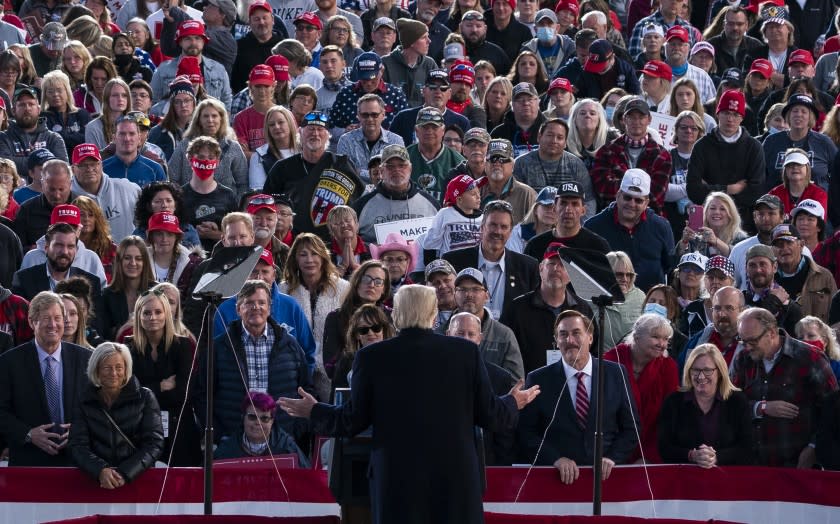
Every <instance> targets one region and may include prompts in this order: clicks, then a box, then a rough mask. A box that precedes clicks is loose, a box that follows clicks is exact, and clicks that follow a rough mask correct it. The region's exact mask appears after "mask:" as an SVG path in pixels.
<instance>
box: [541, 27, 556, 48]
mask: <svg viewBox="0 0 840 524" xmlns="http://www.w3.org/2000/svg"><path fill="white" fill-rule="evenodd" d="M537 40H539V41H540V42H542V43H544V44H548V43H551V42H552V41H553V40H554V28H553V27H538V28H537Z"/></svg>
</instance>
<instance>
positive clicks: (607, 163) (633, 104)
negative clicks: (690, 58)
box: [591, 99, 671, 214]
mask: <svg viewBox="0 0 840 524" xmlns="http://www.w3.org/2000/svg"><path fill="white" fill-rule="evenodd" d="M624 125H625V127H626V129H627V131H626V133H625V134H623V135H621V136H619V137H618V138H616V139H615V140H613V141H612V142H610V143H609V144H607V145H605V146H604V147H602V148H601V149H599V150H598V153H597V154H596V156H595V163H594V164H593V166H592V172H591V175H592V186H593V188H594V189H595V193H597V195H598V199H599V202H598V209H599V210H601V209H604V208H605V207H607V206H608V205H609V204H610V203H611V202H613V201H615V195H616V193H617V192H618V188H619V186H620V185H621V179H622V178H623V177H624V173H625V172H626V171H627V170H628V169H631V168H637V169H641V170H643V171H645V172H646V173H647V174H648V175H650V179H651V184H650V207H651V209H653V211H654V212H655V213H657V214H661V213H662V209H663V206H664V204H665V192H666V191H667V190H668V179H669V177H670V176H671V154H670V153H669V152H668V150H667V149H665V148H664V147H662V146H660V145H659V144H657V143H656V141H654V140H653V138H651V137H650V135H648V126H649V125H650V108H649V107H648V105H647V104H646V103H645V102H644V100H642V99H634V100H631V101H630V102H629V103H628V104H627V107H626V108H625V109H624Z"/></svg>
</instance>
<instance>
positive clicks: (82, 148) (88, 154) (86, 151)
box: [72, 144, 102, 166]
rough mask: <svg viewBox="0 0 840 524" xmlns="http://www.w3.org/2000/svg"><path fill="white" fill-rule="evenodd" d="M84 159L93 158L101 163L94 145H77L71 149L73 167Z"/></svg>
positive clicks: (100, 157)
mask: <svg viewBox="0 0 840 524" xmlns="http://www.w3.org/2000/svg"><path fill="white" fill-rule="evenodd" d="M86 158H95V159H96V160H98V161H99V162H102V155H100V154H99V148H98V147H96V144H79V145H77V146H76V147H74V148H73V158H72V161H73V165H74V166H75V165H78V164H80V163H81V162H82V160H85V159H86Z"/></svg>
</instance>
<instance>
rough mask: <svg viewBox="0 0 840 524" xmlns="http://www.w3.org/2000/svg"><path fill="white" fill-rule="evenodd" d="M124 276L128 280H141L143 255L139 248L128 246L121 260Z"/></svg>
mask: <svg viewBox="0 0 840 524" xmlns="http://www.w3.org/2000/svg"><path fill="white" fill-rule="evenodd" d="M120 266H121V269H122V272H123V275H124V276H125V277H126V278H128V279H135V278H140V275H142V274H143V254H142V253H140V248H139V247H137V246H128V247H126V248H125V251H123V256H122V258H121V259H120Z"/></svg>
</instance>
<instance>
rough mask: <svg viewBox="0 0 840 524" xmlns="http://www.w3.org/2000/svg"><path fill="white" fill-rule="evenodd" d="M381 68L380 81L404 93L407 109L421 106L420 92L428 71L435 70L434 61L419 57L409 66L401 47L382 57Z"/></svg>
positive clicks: (421, 95)
mask: <svg viewBox="0 0 840 524" xmlns="http://www.w3.org/2000/svg"><path fill="white" fill-rule="evenodd" d="M382 66H383V68H384V69H385V70H384V71H383V73H382V79H383V80H384V81H385V82H387V83H389V84H392V85H395V86H397V88H399V89H401V90H402V92H403V93H405V97H406V99H407V100H408V107H417V106H422V105H423V92H422V90H423V86H424V85H425V84H426V76H427V75H428V74H429V71H431V70H432V69H435V68H437V64H435V61H434V60H432V59H431V58H429V57H428V56H421V57H420V59H419V60H418V61H417V64H415V65H414V66H410V65H408V64H407V63H406V61H405V56H403V52H402V47H401V46H397V47H396V48H395V49H394V50H393V51H391V53H390V54H387V55H385V56H383V57H382Z"/></svg>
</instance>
